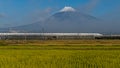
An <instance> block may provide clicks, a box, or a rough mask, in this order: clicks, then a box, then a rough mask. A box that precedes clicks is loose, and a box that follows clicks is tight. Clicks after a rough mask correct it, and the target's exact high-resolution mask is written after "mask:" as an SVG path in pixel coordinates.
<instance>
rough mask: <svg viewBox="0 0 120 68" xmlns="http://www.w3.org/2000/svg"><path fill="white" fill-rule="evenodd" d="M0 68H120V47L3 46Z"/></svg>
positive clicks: (0, 47) (0, 53) (1, 48)
mask: <svg viewBox="0 0 120 68" xmlns="http://www.w3.org/2000/svg"><path fill="white" fill-rule="evenodd" d="M0 68H120V46H119V45H114V46H112V45H110V46H109V45H108V46H104V45H102V44H101V45H95V44H91V46H88V45H87V46H85V45H79V44H77V45H19V46H18V45H14V46H13V45H6V46H5V44H4V45H2V44H1V46H0Z"/></svg>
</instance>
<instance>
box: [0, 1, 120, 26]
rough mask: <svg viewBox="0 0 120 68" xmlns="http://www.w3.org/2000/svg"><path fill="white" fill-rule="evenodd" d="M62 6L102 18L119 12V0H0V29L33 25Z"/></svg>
mask: <svg viewBox="0 0 120 68" xmlns="http://www.w3.org/2000/svg"><path fill="white" fill-rule="evenodd" d="M64 6H71V7H73V8H76V9H77V10H78V11H81V12H85V13H87V14H90V15H93V16H96V17H101V18H102V16H103V17H104V16H106V15H109V14H111V13H112V12H116V11H119V10H118V8H120V7H119V6H120V0H0V27H2V28H3V27H9V26H18V25H25V24H30V23H34V22H36V21H39V20H42V18H46V17H47V16H49V15H51V14H54V13H56V12H57V11H59V10H60V9H62V8H63V7H64ZM115 14H116V15H118V14H117V13H115ZM116 15H114V16H116ZM119 16H120V14H119Z"/></svg>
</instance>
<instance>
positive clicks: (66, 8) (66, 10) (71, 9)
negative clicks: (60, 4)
mask: <svg viewBox="0 0 120 68" xmlns="http://www.w3.org/2000/svg"><path fill="white" fill-rule="evenodd" d="M69 11H76V10H75V9H74V8H72V7H69V6H65V7H64V8H63V9H62V10H60V12H69Z"/></svg>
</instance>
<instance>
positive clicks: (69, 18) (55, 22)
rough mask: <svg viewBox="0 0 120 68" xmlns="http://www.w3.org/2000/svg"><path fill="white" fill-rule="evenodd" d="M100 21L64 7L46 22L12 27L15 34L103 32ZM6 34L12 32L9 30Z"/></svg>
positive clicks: (6, 30) (7, 29)
mask: <svg viewBox="0 0 120 68" xmlns="http://www.w3.org/2000/svg"><path fill="white" fill-rule="evenodd" d="M99 23H100V20H99V19H97V18H96V17H94V16H91V15H88V14H84V13H80V12H78V11H77V10H75V9H74V8H72V7H64V8H63V9H61V10H60V11H58V12H57V13H55V14H53V15H51V16H50V17H48V18H47V19H46V20H45V21H42V22H36V23H33V24H29V25H24V26H18V27H11V29H12V31H14V32H43V31H44V32H46V33H47V32H50V33H52V32H55V33H63V32H65V33H72V32H75V33H77V32H80V33H81V32H86V33H88V32H99V33H100V32H101V31H100V29H101V26H102V25H101V26H100V24H99ZM3 30H4V32H12V31H10V29H9V28H5V29H3Z"/></svg>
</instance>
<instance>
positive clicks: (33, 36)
mask: <svg viewBox="0 0 120 68" xmlns="http://www.w3.org/2000/svg"><path fill="white" fill-rule="evenodd" d="M96 36H103V35H102V34H100V33H0V39H3V40H6V39H10V40H12V39H13V40H17V39H18V40H23V39H27V40H41V39H46V40H52V39H56V40H57V39H60V40H61V39H62V40H64V39H94V38H95V37H96Z"/></svg>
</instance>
